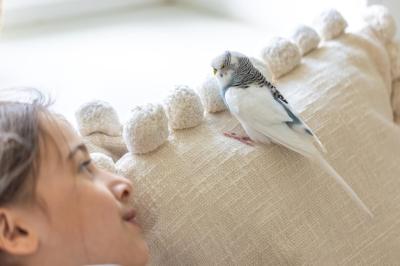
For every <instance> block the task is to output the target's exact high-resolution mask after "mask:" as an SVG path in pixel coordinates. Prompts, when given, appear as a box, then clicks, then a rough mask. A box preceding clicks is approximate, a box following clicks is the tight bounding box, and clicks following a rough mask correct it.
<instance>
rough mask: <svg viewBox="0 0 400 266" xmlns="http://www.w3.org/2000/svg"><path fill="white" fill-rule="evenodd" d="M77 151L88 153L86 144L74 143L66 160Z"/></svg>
mask: <svg viewBox="0 0 400 266" xmlns="http://www.w3.org/2000/svg"><path fill="white" fill-rule="evenodd" d="M78 151H82V152H84V153H88V149H87V147H86V145H85V144H84V143H79V144H78V145H76V146H75V147H74V148H73V149H72V150H71V152H70V153H69V154H68V160H70V159H71V158H72V157H74V155H75V154H76V153H77V152H78Z"/></svg>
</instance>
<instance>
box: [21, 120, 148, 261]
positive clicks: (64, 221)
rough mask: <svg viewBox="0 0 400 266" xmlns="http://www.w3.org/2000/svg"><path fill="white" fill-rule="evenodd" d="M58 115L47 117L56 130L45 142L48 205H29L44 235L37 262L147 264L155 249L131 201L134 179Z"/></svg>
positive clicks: (42, 178) (42, 184)
mask: <svg viewBox="0 0 400 266" xmlns="http://www.w3.org/2000/svg"><path fill="white" fill-rule="evenodd" d="M44 120H45V121H47V120H48V119H44ZM55 120H56V121H55V122H54V121H52V122H50V121H51V120H49V121H48V122H46V124H45V127H46V129H47V132H49V133H50V136H49V137H44V138H43V141H42V142H43V143H41V145H42V146H41V151H42V154H41V166H40V173H39V177H38V179H37V195H38V199H39V201H40V202H43V208H42V209H41V208H30V209H29V210H23V211H24V212H25V214H26V212H27V211H28V212H29V215H25V217H29V218H28V220H29V222H30V224H32V225H33V228H34V229H35V230H36V232H37V235H38V240H39V242H38V243H39V245H38V248H37V250H36V252H35V253H34V254H33V255H32V256H31V260H30V261H31V264H32V265H36V264H37V265H90V264H107V263H109V264H120V265H123V266H130V265H145V264H146V262H147V261H148V259H149V251H148V247H147V245H146V242H145V240H144V238H143V236H142V231H141V227H140V226H139V225H138V224H137V223H136V222H135V220H134V219H133V218H134V216H135V210H134V209H132V207H131V204H129V203H130V202H131V197H132V196H133V195H134V190H133V187H132V184H131V182H130V181H129V180H128V179H126V178H124V177H121V176H118V175H114V174H111V173H108V172H106V171H103V170H100V169H99V168H97V167H96V166H95V165H94V164H93V163H92V162H91V161H90V156H89V153H88V151H87V149H86V147H85V145H84V144H83V143H82V140H81V139H80V137H79V136H78V135H77V134H76V133H75V132H74V130H73V129H72V128H71V126H70V125H69V124H68V123H67V122H65V121H63V120H62V119H58V118H56V119H55ZM21 211H22V210H21ZM31 264H29V265H31Z"/></svg>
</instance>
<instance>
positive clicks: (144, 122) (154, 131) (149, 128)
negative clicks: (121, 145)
mask: <svg viewBox="0 0 400 266" xmlns="http://www.w3.org/2000/svg"><path fill="white" fill-rule="evenodd" d="M168 134H169V131H168V119H167V116H166V115H165V112H164V109H163V107H162V106H161V104H147V105H145V106H137V107H136V108H134V109H133V110H132V116H131V118H130V119H129V120H128V121H127V122H126V124H125V125H124V128H123V133H122V136H123V138H124V141H125V143H126V146H127V148H128V150H129V151H130V152H132V153H137V154H143V153H147V152H150V151H153V150H155V149H157V148H158V147H159V146H160V145H161V144H163V143H164V142H165V141H166V140H167V138H168Z"/></svg>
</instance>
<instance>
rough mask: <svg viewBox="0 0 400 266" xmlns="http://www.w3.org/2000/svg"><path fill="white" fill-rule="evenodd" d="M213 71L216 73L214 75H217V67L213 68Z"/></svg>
mask: <svg viewBox="0 0 400 266" xmlns="http://www.w3.org/2000/svg"><path fill="white" fill-rule="evenodd" d="M213 73H214V76H215V74H217V69H216V68H213Z"/></svg>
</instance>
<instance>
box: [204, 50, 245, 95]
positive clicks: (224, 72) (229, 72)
mask: <svg viewBox="0 0 400 266" xmlns="http://www.w3.org/2000/svg"><path fill="white" fill-rule="evenodd" d="M240 58H246V56H245V55H243V54H240V53H238V52H231V51H226V52H224V53H223V54H221V55H219V56H217V57H216V58H214V60H213V61H212V62H211V66H212V68H213V72H214V75H215V77H216V78H217V80H218V81H219V84H220V87H221V89H222V90H226V89H227V88H229V87H230V86H231V85H232V82H233V79H234V74H235V73H237V70H238V68H239V61H240V60H239V59H240Z"/></svg>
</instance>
